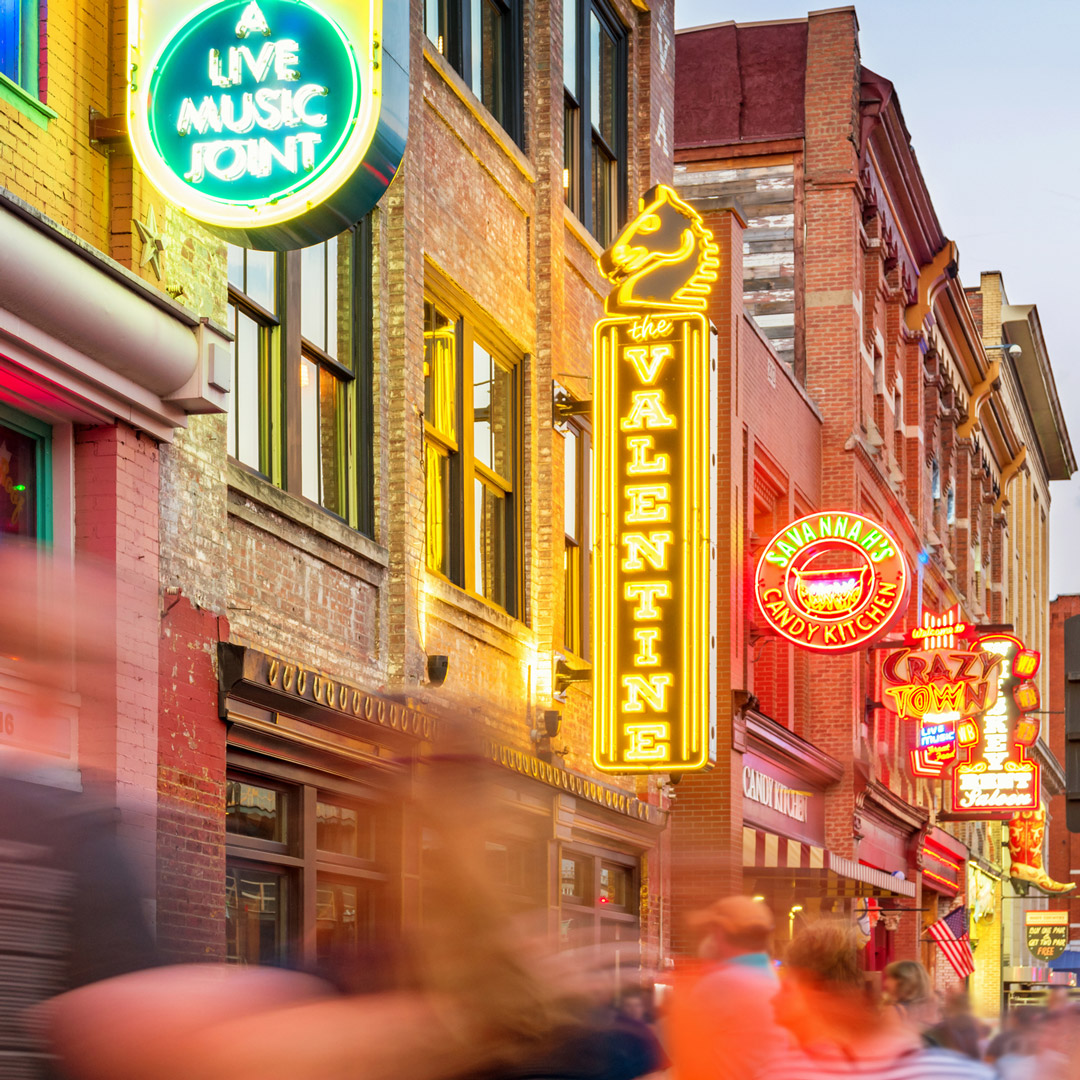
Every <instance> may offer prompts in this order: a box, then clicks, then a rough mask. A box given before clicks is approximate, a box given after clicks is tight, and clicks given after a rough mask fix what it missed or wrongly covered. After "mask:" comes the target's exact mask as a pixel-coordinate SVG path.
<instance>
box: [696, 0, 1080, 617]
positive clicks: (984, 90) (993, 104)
mask: <svg viewBox="0 0 1080 1080" xmlns="http://www.w3.org/2000/svg"><path fill="white" fill-rule="evenodd" d="M830 6H840V5H829V4H820V5H813V6H811V7H799V6H797V4H796V3H794V2H792V0H675V26H676V28H677V29H682V28H683V27H687V26H701V25H704V24H707V23H716V22H726V21H728V20H731V19H733V20H735V21H736V22H756V21H760V20H764V19H785V18H800V17H802V16H805V15H806V14H807V12H808V11H811V10H820V9H823V8H826V7H830ZM855 8H856V11H857V13H858V18H859V29H860V46H861V51H862V60H863V63H864V64H865V65H866V66H867V67H869V68H870V69H872V70H873V71H875V72H877V73H878V74H879V75H882V76H884V77H885V78H887V79H889V80H890V81H891V82H892V83H893V84H894V86H895V87H896V92H897V94H898V96H899V99H900V107H901V109H902V110H903V113H904V119H905V121H906V122H907V127H908V130H909V131H910V132H911V140H912V145H913V146H914V148H915V153H916V155H917V157H918V159H919V164H920V166H921V167H922V171H923V176H924V177H925V178H926V183H927V186H928V188H929V190H930V194H931V197H932V198H933V200H934V206H935V208H936V209H937V213H938V218H939V220H940V221H941V226H942V228H943V229H944V231H945V234H946V235H947V236H948V237H950V238H951V239H953V240H955V241H956V244H957V246H958V248H959V253H960V276H961V278H962V280H963V282H964V284H965V285H977V284H978V282H979V272H980V271H981V270H1000V271H1001V272H1002V274H1003V275H1004V281H1005V289H1006V292H1007V293H1008V297H1009V300H1010V302H1011V303H1014V304H1030V303H1035V304H1038V307H1039V316H1040V318H1041V320H1042V326H1043V332H1044V333H1045V335H1046V342H1047V347H1048V349H1049V352H1050V359H1051V362H1052V364H1053V369H1054V378H1055V380H1056V382H1057V388H1058V394H1059V396H1060V397H1061V402H1062V407H1063V409H1064V412H1065V419H1066V423H1067V424H1068V426H1069V434H1070V436H1071V438H1072V440H1073V448H1074V450H1075V451H1076V453H1077V455H1078V456H1080V364H1078V362H1077V359H1078V355H1077V349H1076V345H1075V337H1074V335H1075V333H1076V330H1075V326H1074V324H1072V323H1070V321H1069V320H1070V319H1071V318H1073V317H1074V316H1075V315H1076V313H1077V308H1078V306H1080V298H1078V296H1077V293H1078V286H1080V273H1078V268H1077V265H1076V261H1075V260H1076V255H1077V252H1078V251H1080V182H1078V178H1080V65H1078V64H1077V59H1076V43H1077V41H1078V40H1080V4H1076V3H1074V2H1072V0H1028V2H1026V3H1020V2H1019V0H1013V2H1011V3H1006V2H1002V0H906V2H904V3H897V2H896V0H863V2H862V3H857V4H856V5H855ZM1070 253H1071V254H1070ZM1070 313H1071V314H1070ZM1051 499H1052V504H1051V518H1050V520H1051V536H1050V595H1051V596H1055V595H1057V594H1059V593H1080V473H1078V474H1077V476H1076V477H1074V478H1073V479H1072V480H1071V481H1069V482H1061V483H1055V484H1052V485H1051Z"/></svg>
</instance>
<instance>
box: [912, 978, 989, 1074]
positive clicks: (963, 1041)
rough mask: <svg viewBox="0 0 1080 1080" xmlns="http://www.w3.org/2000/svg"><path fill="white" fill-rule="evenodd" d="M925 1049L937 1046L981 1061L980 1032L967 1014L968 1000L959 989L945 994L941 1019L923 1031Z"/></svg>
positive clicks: (971, 1016)
mask: <svg viewBox="0 0 1080 1080" xmlns="http://www.w3.org/2000/svg"><path fill="white" fill-rule="evenodd" d="M923 1041H924V1042H925V1043H927V1044H928V1045H929V1046H941V1047H944V1048H945V1049H946V1050H954V1051H955V1052H956V1053H958V1054H963V1055H964V1056H965V1057H969V1058H972V1059H973V1060H975V1061H981V1060H982V1047H981V1041H982V1029H981V1026H980V1024H979V1022H978V1020H976V1019H975V1016H974V1015H973V1013H972V1011H971V1001H970V999H969V998H968V996H967V993H966V992H965V991H963V990H954V991H953V992H952V993H949V994H946V995H945V1005H944V1007H943V1008H942V1016H941V1019H940V1020H939V1021H938V1022H937V1023H936V1024H935V1025H934V1026H933V1027H931V1028H927V1030H926V1031H924V1032H923Z"/></svg>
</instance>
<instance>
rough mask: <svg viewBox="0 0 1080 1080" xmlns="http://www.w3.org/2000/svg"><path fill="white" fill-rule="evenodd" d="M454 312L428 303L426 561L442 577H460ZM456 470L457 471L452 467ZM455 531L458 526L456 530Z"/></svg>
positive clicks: (425, 405)
mask: <svg viewBox="0 0 1080 1080" xmlns="http://www.w3.org/2000/svg"><path fill="white" fill-rule="evenodd" d="M457 336H458V333H457V324H456V322H455V320H454V319H453V317H452V316H450V315H447V314H446V313H445V312H443V311H441V310H440V309H439V308H438V306H437V305H435V304H434V303H432V302H425V304H424V433H425V440H424V451H425V453H424V458H425V461H424V471H425V476H426V489H425V490H426V496H425V503H426V512H427V517H426V537H427V565H428V568H429V569H431V570H436V571H438V572H439V573H440V574H442V575H443V577H447V578H450V580H451V581H457V580H459V578H460V570H459V567H458V565H457V564H458V560H454V561H453V562H451V557H452V555H454V554H455V552H454V550H453V545H452V536H451V522H452V520H453V515H454V514H455V512H456V506H455V503H454V499H453V495H454V491H455V489H456V488H457V487H459V486H460V480H459V479H458V476H457V471H456V470H457V468H458V466H459V464H460V459H459V457H458V450H459V447H458V429H459V421H458V399H459V395H458V392H457V385H458V375H457V373H458V363H457V355H458V343H457ZM452 469H453V470H454V471H453V472H452V471H451V470H452ZM455 531H456V530H455Z"/></svg>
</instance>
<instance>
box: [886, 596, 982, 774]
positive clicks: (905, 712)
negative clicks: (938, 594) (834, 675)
mask: <svg viewBox="0 0 1080 1080" xmlns="http://www.w3.org/2000/svg"><path fill="white" fill-rule="evenodd" d="M964 638H967V639H968V640H966V641H965V640H959V641H958V639H964ZM971 638H972V628H971V627H970V626H968V625H967V624H966V623H963V622H961V621H960V617H959V610H958V609H957V608H955V607H954V608H951V609H950V610H949V611H947V612H946V613H945V614H944V615H932V614H930V613H928V612H924V613H923V623H922V626H919V627H916V628H915V629H913V630H911V631H909V632H908V635H907V641H908V646H909V647H908V648H906V649H897V650H895V651H894V652H891V653H890V654H889V655H888V656H887V657H886V658H885V662H884V663H883V664H882V668H881V675H882V681H883V683H884V685H885V698H886V701H887V702H888V703H889V705H890V707H891V708H892V710H893V712H895V713H896V715H897V716H898V717H900V719H901V720H915V721H917V722H918V724H919V729H918V733H917V735H916V739H915V742H916V745H915V749H913V750H912V751H911V771H912V772H913V773H914V774H915V775H916V776H928V777H940V776H942V775H943V773H944V769H945V766H946V765H947V764H948V763H949V762H951V761H955V760H956V757H957V753H958V738H959V736H961V735H964V734H966V733H967V731H968V727H969V725H966V724H964V723H962V722H963V721H965V720H967V719H968V718H970V717H973V716H977V715H978V714H979V713H981V712H984V711H985V710H986V709H987V708H989V707H990V706H991V705H992V704H993V703H994V701H995V700H996V698H997V680H996V678H995V672H996V670H997V667H998V665H999V664H1000V663H1001V658H1000V657H999V656H996V655H995V654H994V653H992V652H988V651H986V650H984V649H980V648H979V647H978V646H977V645H975V644H974V643H973V642H972V641H971V640H970V639H971ZM958 725H959V727H958Z"/></svg>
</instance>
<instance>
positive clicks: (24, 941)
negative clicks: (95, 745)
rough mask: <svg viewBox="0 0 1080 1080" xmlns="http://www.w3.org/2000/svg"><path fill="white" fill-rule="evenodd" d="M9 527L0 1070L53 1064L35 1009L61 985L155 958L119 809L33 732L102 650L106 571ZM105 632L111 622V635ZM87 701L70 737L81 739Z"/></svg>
mask: <svg viewBox="0 0 1080 1080" xmlns="http://www.w3.org/2000/svg"><path fill="white" fill-rule="evenodd" d="M77 571H78V572H76V566H75V564H73V563H72V562H71V561H70V560H57V559H55V558H54V557H52V556H51V555H49V554H48V553H47V552H45V551H43V550H42V549H40V548H37V547H34V546H24V545H22V544H20V543H18V542H16V541H13V540H11V539H10V538H5V539H3V541H2V542H0V581H3V582H4V591H3V604H2V605H0V669H2V670H3V671H4V672H5V673H6V674H7V676H8V677H9V678H10V679H11V684H10V685H12V686H15V687H18V688H19V692H21V695H22V702H21V705H22V707H21V709H20V712H21V717H20V729H21V730H19V732H18V734H19V736H20V737H22V738H21V741H20V743H19V744H14V743H12V742H4V741H0V1076H4V1077H8V1076H11V1077H18V1078H19V1080H30V1078H43V1077H49V1076H53V1075H55V1073H54V1067H55V1063H54V1062H53V1061H52V1060H51V1056H50V1055H49V1054H48V1052H47V1046H46V1042H45V1039H44V1032H43V1030H42V1025H41V1015H40V1013H39V1012H38V1009H39V1008H40V1006H41V1005H42V1004H43V1003H44V1002H45V1001H47V1000H48V999H49V998H51V997H52V996H54V995H56V994H60V993H63V992H64V991H69V990H73V989H75V988H77V987H81V986H85V985H87V984H89V983H92V982H94V981H96V980H99V979H107V978H110V977H113V976H117V975H121V974H124V973H127V972H132V971H137V970H139V969H141V968H146V967H148V966H151V965H153V964H155V963H156V962H157V957H156V954H155V949H154V945H153V939H152V935H151V932H150V929H149V926H148V924H147V922H146V921H145V919H144V916H143V909H142V905H141V903H140V900H139V888H138V884H137V881H136V878H135V875H134V874H133V872H132V870H131V867H130V866H129V864H128V862H127V860H126V858H125V857H124V854H123V852H122V850H121V848H120V845H119V843H118V841H117V836H116V811H115V809H114V808H111V807H108V806H104V805H100V804H99V803H98V802H97V801H96V800H95V799H94V797H93V796H91V795H89V794H85V793H82V792H79V791H76V790H73V787H74V785H75V784H77V782H78V780H79V779H80V778H81V781H82V786H83V787H85V788H87V789H90V790H92V789H93V788H94V787H95V770H94V762H93V760H92V759H91V758H90V757H89V755H86V754H85V753H84V756H83V760H82V761H81V762H80V765H81V766H82V768H81V772H80V773H79V774H76V773H74V771H73V770H72V769H71V768H68V769H63V768H60V767H59V766H58V765H57V758H55V757H54V756H52V755H50V754H47V753H45V752H44V751H39V750H38V749H37V748H36V745H35V743H34V741H33V739H34V734H35V733H34V724H33V720H34V719H35V718H39V719H42V720H46V719H49V720H51V719H52V718H53V717H54V716H55V715H56V709H57V706H58V705H59V703H60V699H61V697H63V696H64V693H63V692H64V691H65V690H67V689H68V688H71V687H73V688H75V689H76V690H78V691H79V692H80V693H81V694H82V695H83V703H84V705H85V703H86V701H87V700H88V696H89V695H88V693H87V688H88V686H90V685H91V684H92V682H93V679H94V678H95V676H97V675H99V674H100V672H101V671H103V670H105V669H106V668H107V665H108V664H109V663H110V662H111V661H112V656H111V653H110V651H109V641H110V638H111V639H112V640H115V631H114V630H112V628H111V627H110V626H109V625H107V623H106V621H105V620H106V619H107V614H106V613H107V612H109V611H110V610H112V605H111V603H110V600H111V597H112V595H113V594H114V593H115V581H114V579H113V577H112V575H111V574H110V573H109V572H108V571H107V570H106V569H104V568H101V567H97V566H92V565H90V564H85V565H83V564H79V566H78V568H77ZM110 631H112V632H111V633H110ZM86 714H87V710H86V709H85V708H84V709H83V710H82V715H81V716H80V726H81V731H80V736H81V739H80V741H81V742H83V743H85V744H90V743H92V741H93V740H92V730H91V728H90V721H89V720H88V719H87V715H86Z"/></svg>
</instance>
